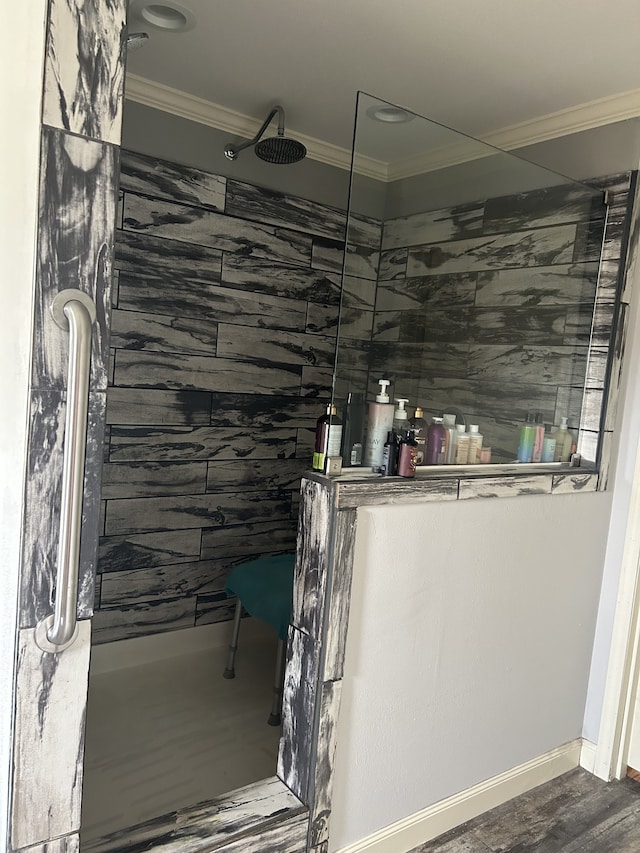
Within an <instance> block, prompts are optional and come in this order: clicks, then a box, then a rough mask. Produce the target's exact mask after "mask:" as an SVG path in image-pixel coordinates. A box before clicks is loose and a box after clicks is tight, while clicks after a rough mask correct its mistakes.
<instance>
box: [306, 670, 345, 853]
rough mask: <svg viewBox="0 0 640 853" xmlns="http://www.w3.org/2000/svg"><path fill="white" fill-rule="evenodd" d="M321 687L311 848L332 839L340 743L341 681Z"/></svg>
mask: <svg viewBox="0 0 640 853" xmlns="http://www.w3.org/2000/svg"><path fill="white" fill-rule="evenodd" d="M319 689H320V691H321V696H320V712H319V719H318V741H317V744H316V760H315V762H314V767H313V778H312V779H311V792H310V800H311V815H310V821H311V825H310V832H309V846H310V847H311V848H312V849H313V848H316V847H317V845H319V844H322V843H324V842H328V840H329V820H330V817H331V800H332V795H333V770H334V757H335V751H336V743H337V727H338V717H339V715H340V700H341V694H342V681H325V682H324V683H323V684H322V685H321V686H320V688H319Z"/></svg>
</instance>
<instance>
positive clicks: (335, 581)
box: [322, 489, 457, 682]
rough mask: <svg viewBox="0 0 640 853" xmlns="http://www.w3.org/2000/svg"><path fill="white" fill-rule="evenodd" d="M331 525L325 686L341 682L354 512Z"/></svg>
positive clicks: (338, 514)
mask: <svg viewBox="0 0 640 853" xmlns="http://www.w3.org/2000/svg"><path fill="white" fill-rule="evenodd" d="M456 492H457V489H456ZM338 494H339V493H338ZM339 500H340V497H338V503H337V506H339ZM335 525H336V527H335V546H334V548H335V551H334V557H333V566H332V570H331V578H330V584H329V591H328V593H327V594H328V606H329V614H328V617H327V620H326V621H327V634H326V639H325V653H324V669H323V675H322V677H323V679H324V681H325V682H326V681H337V680H338V679H340V678H342V676H343V673H344V655H345V649H346V645H347V626H348V624H349V607H350V605H351V578H352V574H353V550H354V546H355V539H356V525H357V517H356V511H355V510H347V511H344V512H339V513H337V516H336V522H335Z"/></svg>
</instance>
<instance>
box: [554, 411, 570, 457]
mask: <svg viewBox="0 0 640 853" xmlns="http://www.w3.org/2000/svg"><path fill="white" fill-rule="evenodd" d="M567 422H568V418H560V426H559V427H557V429H556V430H555V432H554V433H553V437H554V438H555V440H556V449H555V452H554V456H553V461H554V462H568V461H569V459H570V457H571V447H572V445H573V435H572V434H571V432H570V431H569V429H568V428H567Z"/></svg>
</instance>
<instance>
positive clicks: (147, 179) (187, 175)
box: [120, 150, 227, 211]
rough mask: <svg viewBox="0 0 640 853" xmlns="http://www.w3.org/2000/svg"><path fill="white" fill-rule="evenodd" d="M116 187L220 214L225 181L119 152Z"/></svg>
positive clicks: (124, 151)
mask: <svg viewBox="0 0 640 853" xmlns="http://www.w3.org/2000/svg"><path fill="white" fill-rule="evenodd" d="M120 188H121V189H122V190H130V191H132V192H135V193H141V194H143V195H150V196H155V197H156V198H164V199H167V200H168V201H178V202H182V203H183V204H190V205H194V206H196V207H205V208H207V209H208V210H217V211H224V208H225V197H226V188H227V179H226V178H223V177H222V176H220V175H212V174H211V173H209V172H203V171H202V170H201V169H193V168H192V167H191V166H184V165H182V164H178V163H169V162H167V161H166V160H158V159H157V158H155V157H147V156H145V155H144V154H136V153H135V152H134V151H126V150H123V151H122V153H121V155H120Z"/></svg>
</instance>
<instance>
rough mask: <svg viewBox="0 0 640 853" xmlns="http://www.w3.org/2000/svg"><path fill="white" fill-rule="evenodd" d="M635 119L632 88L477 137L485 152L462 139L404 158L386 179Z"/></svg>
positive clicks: (636, 97)
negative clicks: (485, 145)
mask: <svg viewBox="0 0 640 853" xmlns="http://www.w3.org/2000/svg"><path fill="white" fill-rule="evenodd" d="M638 117H640V89H632V90H631V91H629V92H621V93H620V94H618V95H610V96H608V97H606V98H598V99H597V100H595V101H589V102H587V103H585V104H579V105H578V106H575V107H568V108H566V109H564V110H558V111H556V112H553V113H548V114H547V115H544V116H540V117H539V118H535V119H530V120H528V121H523V122H519V123H518V124H512V125H510V126H509V127H503V128H501V129H500V130H496V131H494V132H493V133H489V134H486V135H485V136H481V137H479V141H480V142H485V143H487V145H489V146H491V148H487V149H486V150H485V151H482V149H481V147H480V146H479V145H478V142H476V141H475V140H474V139H472V138H466V137H465V138H463V139H462V140H461V141H460V142H459V143H455V144H453V145H450V146H447V147H446V148H438V149H436V150H434V151H430V152H428V153H426V154H421V155H418V156H417V157H410V158H407V159H406V160H403V161H401V162H399V163H396V164H394V165H393V166H390V168H389V169H388V177H387V180H390V181H398V180H401V179H402V178H411V177H414V176H415V175H422V174H424V173H425V172H433V171H436V170H437V169H444V168H446V167H447V166H457V165H459V164H460V163H466V162H469V161H470V160H475V159H479V158H480V157H489V156H491V155H492V154H494V153H495V151H494V150H493V149H495V148H497V149H499V150H500V151H517V149H519V148H524V147H525V146H527V145H536V144H537V143H539V142H548V141H549V140H551V139H560V138H561V137H563V136H571V134H573V133H581V132H582V131H585V130H592V129H593V128H595V127H603V126H605V125H607V124H614V123H615V122H617V121H626V120H628V119H632V118H638Z"/></svg>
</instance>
